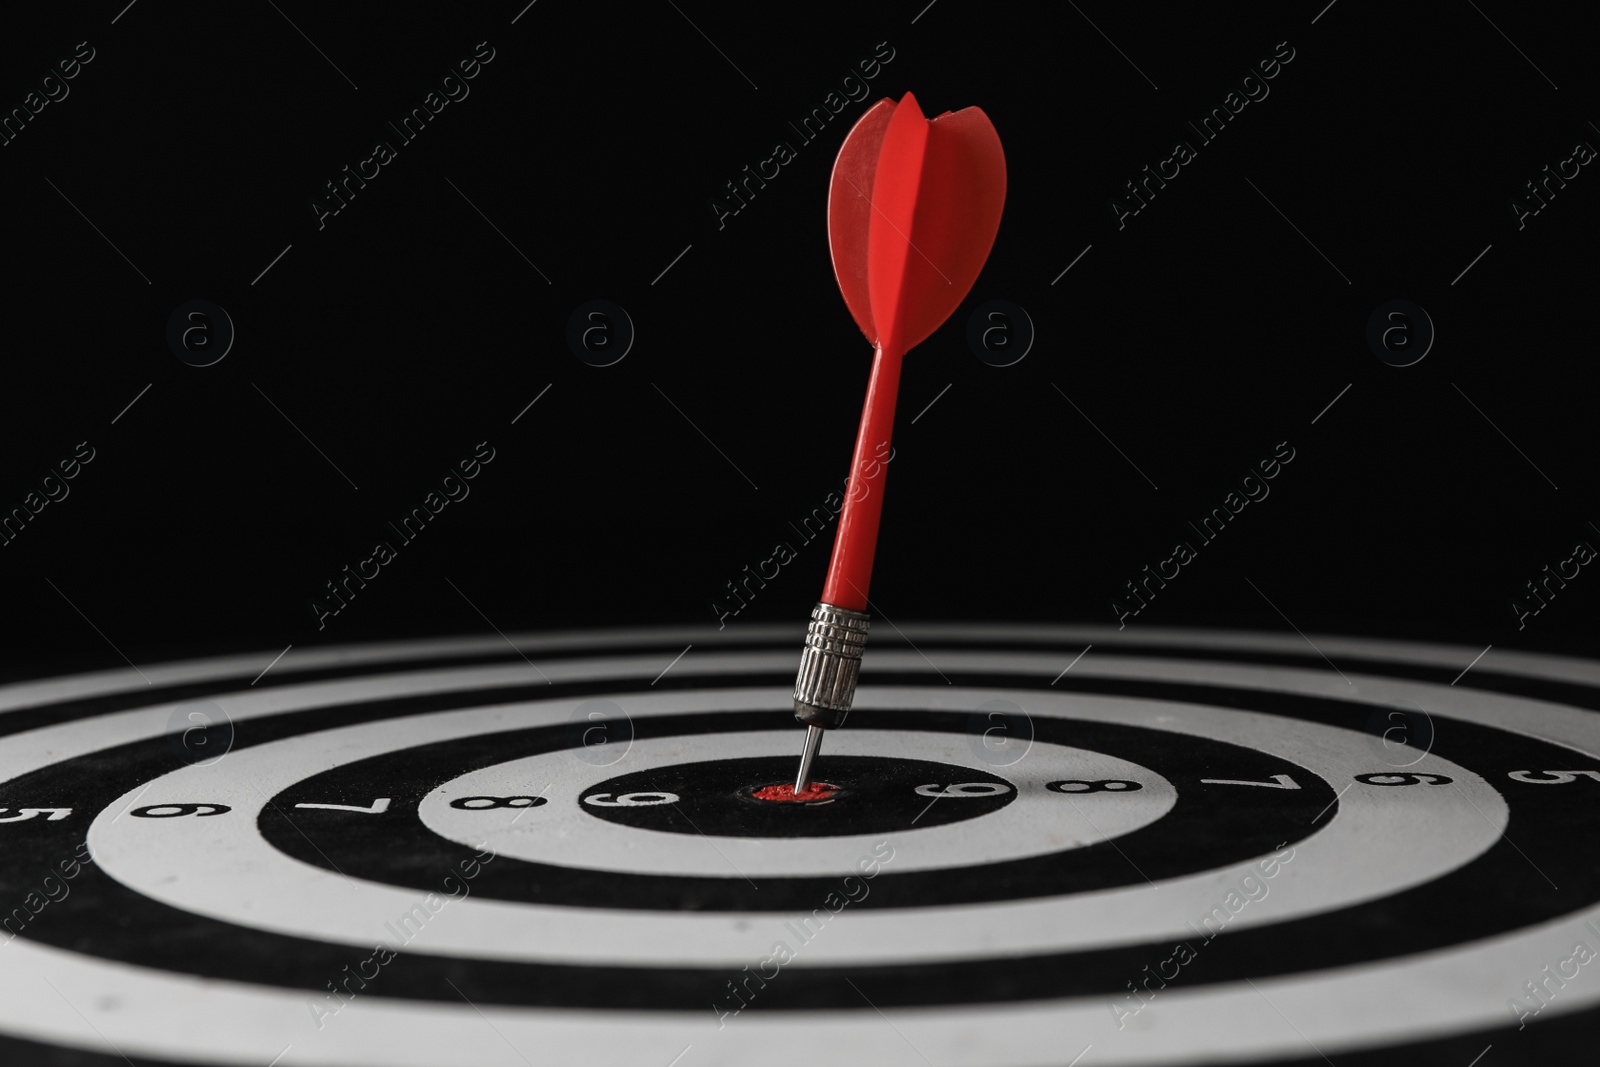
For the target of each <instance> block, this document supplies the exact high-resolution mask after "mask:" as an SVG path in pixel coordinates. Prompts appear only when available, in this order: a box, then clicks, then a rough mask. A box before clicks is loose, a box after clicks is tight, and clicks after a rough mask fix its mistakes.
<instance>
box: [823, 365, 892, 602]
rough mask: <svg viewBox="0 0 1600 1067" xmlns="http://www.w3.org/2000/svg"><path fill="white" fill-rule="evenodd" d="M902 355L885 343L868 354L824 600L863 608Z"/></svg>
mask: <svg viewBox="0 0 1600 1067" xmlns="http://www.w3.org/2000/svg"><path fill="white" fill-rule="evenodd" d="M901 358H902V353H901V352H900V351H899V350H898V349H897V348H884V347H880V348H878V350H877V352H876V354H875V355H874V356H873V360H872V376H871V378H869V379H868V381H867V400H866V403H865V405H863V407H862V409H861V428H860V429H859V430H857V431H856V448H855V455H854V456H853V457H852V458H851V461H850V481H849V485H848V486H847V487H846V490H845V500H844V511H843V512H842V513H841V514H840V516H839V530H838V533H837V534H836V535H835V537H834V541H833V561H832V562H831V563H829V564H828V580H827V582H825V583H824V584H823V587H822V602H823V603H824V604H832V605H834V606H835V607H840V608H849V609H850V610H852V611H866V610H867V588H868V586H869V585H870V584H871V582H872V558H873V555H874V554H875V553H876V551H877V548H878V520H879V518H880V517H881V516H882V514H883V486H884V477H885V474H886V473H887V470H888V462H889V439H890V437H891V435H892V434H893V432H894V403H895V398H896V396H897V395H898V394H899V392H900V361H901Z"/></svg>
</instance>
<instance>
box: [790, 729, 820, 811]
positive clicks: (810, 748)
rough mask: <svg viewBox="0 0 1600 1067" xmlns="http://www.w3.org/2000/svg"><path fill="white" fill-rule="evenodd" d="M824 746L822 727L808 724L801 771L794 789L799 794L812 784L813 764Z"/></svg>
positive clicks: (801, 758) (802, 750)
mask: <svg viewBox="0 0 1600 1067" xmlns="http://www.w3.org/2000/svg"><path fill="white" fill-rule="evenodd" d="M821 748H822V727H820V726H807V727H806V742H805V746H804V747H803V748H801V750H800V773H799V774H797V775H795V779H794V791H795V795H796V796H799V795H800V794H801V793H804V792H805V791H806V787H807V786H809V785H810V784H811V765H812V763H814V762H815V761H816V758H817V753H818V752H819V751H820V750H821Z"/></svg>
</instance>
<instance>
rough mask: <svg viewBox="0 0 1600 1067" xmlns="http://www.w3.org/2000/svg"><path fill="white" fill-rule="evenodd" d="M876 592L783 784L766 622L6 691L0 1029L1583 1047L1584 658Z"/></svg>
mask: <svg viewBox="0 0 1600 1067" xmlns="http://www.w3.org/2000/svg"><path fill="white" fill-rule="evenodd" d="M884 631H885V632H883V633H881V634H880V633H876V632H875V633H874V637H873V645H872V647H871V648H870V649H869V650H868V652H867V655H866V660H865V666H864V670H863V674H862V682H861V687H860V690H859V692H858V694H857V697H856V703H855V709H854V710H853V711H852V713H851V715H850V718H849V722H848V724H847V725H846V726H845V727H844V728H842V729H839V730H834V731H830V732H829V733H828V735H827V741H826V744H825V746H824V749H823V752H822V755H821V757H820V758H819V760H818V763H817V767H816V774H815V777H816V779H817V781H819V782H820V783H822V788H821V789H820V790H818V791H816V792H815V793H814V794H808V795H811V796H814V799H810V800H806V801H803V802H786V801H781V800H775V799H767V798H766V797H764V796H763V795H762V794H763V791H767V790H768V789H769V787H771V786H774V785H781V784H783V783H785V782H790V781H792V779H793V776H794V770H795V766H796V758H797V753H798V747H799V742H800V738H801V732H802V731H801V730H800V728H799V727H798V726H797V725H796V723H795V721H794V719H793V716H792V714H791V708H790V704H791V699H790V697H791V689H792V685H793V675H794V668H795V662H796V655H797V651H798V648H799V643H798V639H799V634H798V632H797V631H795V630H794V629H792V628H787V627H782V628H763V627H759V626H750V627H746V628H741V629H740V630H738V631H733V630H729V631H726V632H723V633H716V632H713V631H691V630H677V629H674V630H650V631H646V630H635V631H608V632H597V633H573V634H563V635H530V636H522V637H516V638H513V639H508V640H500V639H498V638H496V639H493V640H491V641H482V640H478V639H462V638H450V639H440V640H436V641H420V642H407V643H398V644H383V645H362V646H350V647H345V648H326V649H320V650H314V651H305V652H292V653H291V654H289V655H287V656H285V657H284V658H283V659H282V661H281V662H277V663H275V664H274V665H273V666H272V667H271V669H270V670H268V671H266V672H265V673H261V668H262V665H263V663H264V662H265V660H266V659H267V658H268V656H230V657H223V658H211V659H199V660H192V661H187V662H176V663H169V664H166V665H160V666H156V667H154V668H150V667H146V668H144V670H143V677H140V676H136V675H133V674H131V673H130V672H128V671H126V670H116V671H104V672H99V673H88V674H81V675H75V676H65V677H53V678H45V679H37V680H32V681H27V682H21V683H16V684H12V685H10V686H7V687H5V688H4V689H0V911H3V915H4V923H5V934H4V935H3V944H0V1062H3V1063H5V1064H7V1065H11V1064H34V1063H39V1064H62V1065H78V1064H84V1065H91V1064H92V1065H110V1064H115V1063H124V1062H130V1063H137V1064H196V1063H198V1064H256V1065H259V1067H267V1065H268V1064H282V1065H292V1064H325V1065H345V1064H349V1065H379V1064H382V1065H391V1067H401V1065H418V1067H422V1065H429V1067H433V1065H455V1064H463V1065H465V1064H472V1065H482V1064H501V1063H503V1064H517V1063H528V1064H547V1063H550V1064H554V1063H562V1064H565V1063H582V1064H594V1065H611V1064H618V1065H620V1064H629V1065H641V1064H642V1065H651V1064H656V1065H659V1067H668V1065H669V1064H671V1065H681V1067H694V1065H697V1064H748V1063H752V1062H760V1063H762V1064H766V1065H772V1067H779V1065H785V1064H814V1063H817V1062H827V1063H833V1064H843V1063H861V1064H890V1065H898V1064H906V1065H920V1064H938V1065H946V1064H948V1065H966V1064H1007V1065H1018V1067H1020V1065H1036V1064H1037V1065H1045V1064H1066V1063H1071V1062H1078V1061H1080V1060H1081V1062H1082V1063H1083V1064H1085V1065H1091V1064H1101V1063H1107V1064H1109V1063H1126V1064H1190V1063H1232V1062H1238V1063H1281V1064H1289V1063H1296V1064H1298V1063H1322V1062H1332V1063H1339V1064H1346V1063H1357V1064H1359V1063H1377V1062H1405V1063H1433V1062H1439V1063H1446V1062H1448V1063H1458V1064H1460V1065H1461V1067H1466V1064H1467V1062H1468V1060H1469V1059H1470V1058H1471V1057H1472V1056H1473V1055H1474V1054H1478V1055H1482V1054H1483V1051H1480V1050H1487V1049H1491V1048H1492V1050H1493V1051H1492V1052H1489V1053H1488V1055H1489V1057H1490V1058H1488V1059H1485V1060H1484V1064H1485V1065H1489V1064H1493V1063H1500V1062H1505V1063H1509V1062H1534V1061H1535V1060H1536V1059H1538V1058H1539V1057H1541V1056H1544V1055H1549V1054H1552V1052H1553V1050H1562V1049H1567V1048H1581V1047H1592V1041H1593V1038H1594V1037H1595V1035H1596V1032H1597V1026H1596V1021H1597V1016H1600V1011H1597V1007H1596V1006H1597V1005H1600V963H1593V964H1591V960H1592V959H1593V958H1594V956H1595V952H1596V950H1600V862H1597V861H1596V853H1595V844H1594V843H1595V841H1596V830H1597V828H1600V756H1597V754H1600V715H1597V709H1600V664H1596V663H1593V662H1587V661H1582V660H1576V659H1564V658H1559V657H1553V656H1542V655H1534V654H1524V653H1503V652H1498V651H1491V652H1489V653H1488V654H1486V655H1483V656H1482V657H1481V658H1479V659H1477V660H1476V661H1474V660H1473V657H1474V652H1475V650H1472V649H1463V648H1459V647H1450V646H1442V645H1424V644H1408V643H1396V642H1390V641H1370V640H1358V639H1348V638H1332V637H1328V638H1322V637H1319V638H1317V639H1316V642H1315V644H1312V643H1311V642H1310V641H1308V640H1305V639H1302V638H1300V637H1297V636H1294V635H1289V636H1287V637H1286V636H1283V635H1266V634H1250V633H1224V632H1197V631H1179V630H1164V631H1163V630H1154V629H1152V630H1147V631H1142V632H1139V633H1137V634H1136V633H1134V632H1132V631H1124V632H1121V633H1119V632H1117V631H1114V630H1109V629H1096V628H1089V627H1071V628H1067V627H1031V626H997V625H955V624H941V625H924V626H918V627H906V628H905V630H904V631H903V632H902V631H897V630H893V629H891V628H888V627H885V628H884ZM1469 661H1470V662H1469ZM768 795H769V796H775V795H776V793H772V792H769V793H768ZM1462 1052H1465V1055H1464V1056H1463V1055H1462V1054H1461V1053H1462ZM1501 1056H1505V1057H1506V1058H1504V1059H1501V1058H1500V1057H1501Z"/></svg>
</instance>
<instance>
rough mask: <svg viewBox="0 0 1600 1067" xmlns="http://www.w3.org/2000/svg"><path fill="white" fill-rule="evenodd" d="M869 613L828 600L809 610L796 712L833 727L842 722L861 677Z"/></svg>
mask: <svg viewBox="0 0 1600 1067" xmlns="http://www.w3.org/2000/svg"><path fill="white" fill-rule="evenodd" d="M867 621H868V620H867V615H866V613H865V612H861V611H851V610H850V609H849V608H836V607H834V606H833V605H832V604H818V605H817V606H816V607H814V608H812V609H811V622H810V624H809V625H808V626H807V627H806V645H805V650H804V651H803V652H801V654H800V673H799V674H797V675H796V676H795V680H794V717H795V718H796V719H798V720H800V721H801V722H802V723H805V724H806V725H807V726H820V727H822V728H823V729H824V730H831V729H833V728H835V727H837V726H843V725H844V718H845V716H846V715H847V714H849V712H850V705H851V703H852V702H854V700H855V697H856V680H857V679H858V678H859V677H860V676H861V653H862V652H863V651H864V650H865V649H866V647H867Z"/></svg>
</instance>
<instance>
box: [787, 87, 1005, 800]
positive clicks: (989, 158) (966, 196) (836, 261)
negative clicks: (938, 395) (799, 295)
mask: <svg viewBox="0 0 1600 1067" xmlns="http://www.w3.org/2000/svg"><path fill="white" fill-rule="evenodd" d="M1005 199H1006V159H1005V153H1004V151H1003V150H1002V149H1001V147H1000V137H999V135H998V134H997V133H995V130H994V126H993V124H991V123H990V122H989V117H988V116H987V115H985V114H984V113H983V112H982V111H980V110H979V109H978V108H975V107H969V108H965V109H963V110H961V111H957V112H949V111H946V112H945V113H944V114H942V115H939V116H937V117H935V118H932V119H929V118H925V117H924V116H923V114H922V109H921V108H919V107H918V106H917V100H916V97H914V96H912V95H911V94H910V93H907V94H906V95H905V96H904V97H902V98H901V100H900V102H899V103H898V104H897V103H895V102H894V101H893V100H880V101H878V102H877V103H876V104H874V105H873V106H872V107H871V108H869V109H868V110H867V112H866V114H864V115H862V116H861V119H860V121H858V122H857V123H856V124H855V127H854V128H853V129H852V130H851V131H850V133H849V136H847V137H846V138H845V140H844V144H843V145H842V146H841V147H840V149H839V158H838V159H837V160H835V161H834V164H833V180H832V183H831V185H830V186H829V189H828V243H829V245H830V247H831V249H832V252H833V271H834V274H835V275H836V276H837V277H838V279H839V291H840V292H841V293H843V294H844V302H845V304H846V306H848V307H849V308H850V314H851V315H853V316H854V317H855V320H856V325H858V326H860V327H861V332H862V333H863V334H865V335H866V337H867V340H868V341H870V342H872V346H873V348H874V349H875V353H874V355H873V360H872V376H871V377H870V378H869V379H868V381H867V400H866V404H865V406H864V407H863V409H862V412H861V428H860V429H859V430H858V431H857V433H856V447H855V454H854V456H853V457H852V459H851V464H850V481H849V488H848V491H847V493H846V497H845V503H844V511H843V513H842V514H841V515H840V518H839V529H838V533H837V534H836V535H835V537H834V542H833V560H832V562H831V563H830V564H829V566H828V579H827V582H826V583H825V584H824V585H823V587H822V600H821V601H820V602H819V603H818V604H817V606H816V607H815V608H813V609H812V611H811V623H810V625H809V626H808V627H807V630H806V644H805V650H804V652H803V653H802V654H801V657H800V672H799V674H798V676H797V677H796V679H795V687H794V709H795V718H797V719H799V720H800V721H801V722H802V723H804V724H805V725H806V727H807V729H806V742H805V747H804V749H803V750H802V752H801V757H800V773H799V775H798V777H797V778H796V780H795V791H796V792H803V791H804V790H805V787H806V784H807V782H808V781H809V780H810V774H811V764H812V761H813V760H814V759H815V758H816V753H817V750H818V748H819V747H820V746H821V744H822V731H823V730H825V729H832V728H834V727H837V726H841V725H843V723H844V719H845V715H846V713H847V712H849V710H850V705H851V703H852V701H853V700H854V699H855V690H856V679H857V678H858V676H859V675H860V671H861V653H862V650H863V649H864V648H865V646H866V641H867V624H868V617H867V613H866V609H867V587H868V585H869V584H870V582H871V579H872V558H873V554H874V552H875V551H876V549H877V543H878V519H879V516H880V515H881V514H882V511H883V485H884V474H885V471H886V466H885V463H886V460H887V457H888V455H889V439H890V435H891V432H892V431H893V429H894V406H895V398H896V395H897V394H898V392H899V389H900V361H901V359H902V358H904V356H905V354H906V353H907V352H908V351H910V350H911V349H912V348H914V347H916V346H917V345H918V344H921V343H922V342H923V341H924V340H926V339H927V338H928V336H929V335H930V334H932V333H933V331H934V330H937V329H938V328H939V327H940V326H941V325H943V324H944V321H945V320H946V319H947V318H949V317H950V315H951V313H952V312H954V311H955V309H956V307H957V306H958V305H959V304H960V303H961V301H963V300H965V299H966V296H967V293H968V291H969V290H970V289H971V288H972V283H973V282H975V281H976V280H977V278H978V272H979V271H981V270H982V269H983V264H984V261H985V260H987V259H988V258H989V249H990V248H992V247H993V246H994V237H995V232H996V231H997V230H998V229H999V228H1000V213H1001V210H1002V208H1003V207H1004V206H1005Z"/></svg>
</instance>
